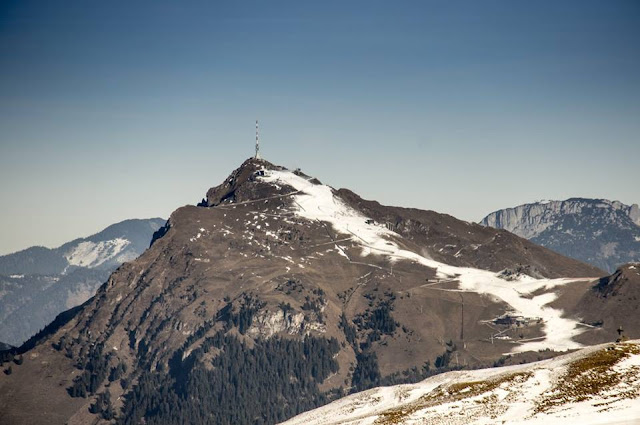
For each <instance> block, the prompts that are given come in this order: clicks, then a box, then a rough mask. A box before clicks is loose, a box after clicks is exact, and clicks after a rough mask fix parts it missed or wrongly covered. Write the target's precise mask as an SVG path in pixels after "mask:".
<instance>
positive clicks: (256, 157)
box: [254, 120, 261, 159]
mask: <svg viewBox="0 0 640 425" xmlns="http://www.w3.org/2000/svg"><path fill="white" fill-rule="evenodd" d="M258 136H259V133H258V120H256V154H255V156H254V159H261V158H260V139H259V137H258Z"/></svg>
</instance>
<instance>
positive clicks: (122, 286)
mask: <svg viewBox="0 0 640 425" xmlns="http://www.w3.org/2000/svg"><path fill="white" fill-rule="evenodd" d="M604 274H605V273H604V272H603V271H601V270H600V269H598V268H596V267H593V266H590V265H587V264H584V263H581V262H579V261H576V260H573V259H570V258H567V257H564V256H562V255H559V254H557V253H554V252H553V251H550V250H548V249H545V248H543V247H540V246H537V245H535V244H533V243H532V242H529V241H527V240H525V239H522V238H520V237H518V236H516V235H514V234H512V233H509V232H507V231H504V230H496V229H492V228H490V227H485V226H480V225H478V224H474V223H468V222H464V221H460V220H457V219H455V218H454V217H451V216H448V215H443V214H438V213H436V212H433V211H421V210H416V209H408V208H398V207H387V206H383V205H380V204H379V203H377V202H374V201H367V200H363V199H362V198H360V197H359V196H358V195H356V194H355V193H353V192H351V191H349V190H346V189H340V190H336V189H333V188H331V187H329V186H327V185H324V184H322V183H321V182H320V181H319V180H318V179H315V178H312V177H310V176H307V175H305V174H304V173H302V172H301V171H299V170H296V171H290V170H287V169H286V168H284V167H280V166H276V165H274V164H271V163H269V162H267V161H264V160H260V159H249V160H247V161H245V162H244V163H243V164H242V165H241V166H240V167H239V168H238V169H237V170H235V171H234V172H232V173H231V175H230V176H229V177H228V178H227V179H226V180H225V181H224V182H223V183H222V184H220V185H218V186H216V187H214V188H212V189H210V190H209V191H208V192H207V197H206V199H204V200H203V201H202V202H200V203H199V204H198V206H185V207H182V208H179V209H177V210H176V211H174V212H173V213H172V214H171V217H170V218H169V220H168V221H167V223H166V225H165V226H164V227H163V228H161V229H160V230H159V231H158V232H157V233H156V234H155V236H154V241H153V243H152V244H151V246H150V248H149V249H147V250H146V251H145V252H144V253H143V254H142V255H141V256H140V257H139V258H137V259H136V260H134V261H131V262H128V263H125V264H124V265H123V266H121V267H120V268H118V269H117V270H116V271H115V272H114V273H113V274H112V275H111V276H110V277H109V279H108V281H107V282H106V283H105V284H104V285H102V286H101V287H100V289H99V290H98V292H97V293H96V295H95V296H94V297H93V298H91V299H89V300H88V301H87V302H85V303H84V304H83V305H81V306H78V307H76V308H74V309H72V310H69V311H67V312H65V313H63V314H61V315H60V316H59V317H58V318H56V320H55V321H54V322H52V323H51V324H50V325H49V326H48V327H47V328H46V329H45V330H44V331H43V332H41V333H40V334H39V335H37V336H36V337H34V338H33V339H31V340H30V341H28V342H27V343H26V344H24V345H23V346H22V347H20V348H19V349H18V350H17V351H15V358H14V360H13V364H11V366H10V367H11V373H6V372H5V373H4V374H0V400H3V403H0V415H1V417H3V418H4V419H5V420H6V421H7V423H9V424H21V423H29V424H37V423H51V422H52V421H53V422H60V423H69V424H76V423H77V424H81V423H89V422H91V423H93V422H96V423H110V422H111V423H113V422H116V423H121V424H139V423H146V424H174V423H194V424H198V423H220V424H227V423H233V424H272V423H277V422H281V421H284V420H286V419H288V418H290V417H292V416H294V415H296V414H299V413H301V412H304V411H307V410H310V409H312V408H314V407H317V406H320V405H323V404H325V403H328V402H330V401H332V400H335V399H337V398H339V397H342V396H344V395H346V394H349V393H354V392H358V391H362V390H366V389H368V388H372V387H375V386H379V385H390V384H397V383H404V382H417V381H419V380H421V379H424V378H426V377H428V376H431V375H434V374H438V373H441V372H444V371H448V370H455V369H469V368H477V367H481V366H492V365H502V364H510V363H519V362H523V361H532V360H539V359H543V358H547V357H552V356H554V355H557V354H558V353H560V352H563V351H565V350H572V349H577V348H580V347H582V346H583V344H584V343H583V342H580V341H581V340H582V341H587V340H588V341H589V343H592V342H593V343H595V342H605V341H608V340H609V338H610V335H609V334H607V333H606V332H603V330H602V328H601V327H598V326H596V325H593V324H589V323H586V322H584V321H583V318H582V313H583V312H581V311H580V307H579V302H578V301H579V299H580V298H581V297H582V296H584V295H585V294H587V293H588V292H589V291H592V290H593V289H592V288H593V287H594V286H596V285H598V284H599V282H600V281H599V277H600V276H603V275H604ZM569 307H571V311H569V310H568V308H569ZM565 308H566V309H567V311H566V314H565ZM598 308H601V309H605V308H606V303H604V305H603V306H601V307H598ZM611 321H612V322H616V321H617V317H613V318H611ZM18 363H19V364H18ZM4 367H5V371H6V370H8V369H7V367H8V366H7V365H6V364H5V366H4Z"/></svg>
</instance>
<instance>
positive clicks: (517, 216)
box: [481, 198, 640, 272]
mask: <svg viewBox="0 0 640 425" xmlns="http://www.w3.org/2000/svg"><path fill="white" fill-rule="evenodd" d="M481 224H482V225H484V226H490V227H494V228H498V229H505V230H508V231H510V232H512V233H515V234H516V235H518V236H521V237H523V238H527V239H529V240H531V241H532V242H535V243H537V244H539V245H542V246H544V247H546V248H549V249H552V250H554V251H556V252H559V253H561V254H563V255H566V256H568V257H571V258H576V259H578V260H580V261H584V262H586V263H589V264H593V265H594V266H596V267H600V268H602V269H605V270H608V271H609V272H613V271H614V270H615V269H616V268H617V266H619V265H621V264H624V263H627V262H629V261H637V260H639V259H640V211H639V209H638V205H636V204H634V205H631V206H628V205H624V204H622V203H620V202H618V201H608V200H605V199H583V198H572V199H567V200H566V201H544V202H537V203H533V204H525V205H520V206H518V207H515V208H508V209H504V210H499V211H495V212H493V213H491V214H489V215H488V216H486V217H485V218H484V219H483V220H482V221H481Z"/></svg>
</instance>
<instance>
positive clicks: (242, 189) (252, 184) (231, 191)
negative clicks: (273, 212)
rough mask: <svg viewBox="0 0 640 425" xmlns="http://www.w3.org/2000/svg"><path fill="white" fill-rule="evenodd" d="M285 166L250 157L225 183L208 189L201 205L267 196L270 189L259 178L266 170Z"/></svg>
mask: <svg viewBox="0 0 640 425" xmlns="http://www.w3.org/2000/svg"><path fill="white" fill-rule="evenodd" d="M283 169H285V168H284V167H281V166H278V165H274V164H272V163H270V162H269V161H267V160H264V159H261V158H249V159H247V160H246V161H244V162H243V163H242V165H240V167H238V168H237V169H235V170H234V171H233V172H232V173H231V174H230V175H229V177H227V178H226V179H225V181H224V182H223V183H221V184H220V185H218V186H215V187H212V188H211V189H209V190H208V191H207V198H206V200H204V201H203V203H201V204H200V205H201V206H207V207H213V206H217V205H220V204H224V203H238V202H246V201H249V200H255V199H258V198H260V197H267V196H269V194H271V195H273V193H269V192H270V189H273V187H268V186H267V185H264V184H261V182H259V181H258V180H257V177H258V176H259V175H260V174H263V173H264V170H283Z"/></svg>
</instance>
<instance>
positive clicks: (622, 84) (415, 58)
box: [0, 0, 640, 254]
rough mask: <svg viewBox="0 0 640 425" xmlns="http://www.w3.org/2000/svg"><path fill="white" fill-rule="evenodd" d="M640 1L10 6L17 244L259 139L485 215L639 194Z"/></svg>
mask: <svg viewBox="0 0 640 425" xmlns="http://www.w3.org/2000/svg"><path fill="white" fill-rule="evenodd" d="M638 46H640V3H639V2H637V1H609V2H604V1H563V2H558V1H537V2H531V1H452V2H451V1H447V2H444V1H438V2H435V1H433V2H431V1H417V2H402V1H400V2H388V1H358V2H355V1H352V2H345V1H335V2H333V1H323V2H306V1H302V2H301V1H295V2H278V1H274V2H265V1H256V2H251V1H244V2H231V1H229V2H215V1H206V2H205V1H202V2H188V1H185V2H176V1H171V2H169V1H167V2H165V1H133V2H131V1H128V2H124V1H109V2H104V1H100V2H99V1H65V2H55V1H37V2H36V1H28V0H27V1H4V2H2V5H0V181H1V183H0V199H2V202H1V203H0V254H3V253H8V252H11V251H15V250H18V249H21V248H25V247H28V246H31V245H34V244H38V245H45V246H56V245H59V244H61V243H63V242H65V241H67V240H70V239H72V238H74V237H77V236H83V235H88V234H91V233H94V232H96V231H98V230H100V229H101V228H103V227H105V226H107V225H109V224H111V223H114V222H116V221H119V220H122V219H126V218H134V217H155V216H162V217H168V215H169V214H170V213H171V212H172V211H173V210H175V209H176V208H177V207H179V206H181V205H185V204H193V203H195V202H197V201H199V200H200V199H201V198H202V197H203V196H204V194H205V192H206V190H207V189H208V188H209V187H211V186H214V185H217V184H218V183H220V182H221V181H222V180H223V179H224V178H225V177H226V176H227V175H228V174H229V173H230V172H231V171H232V170H233V169H235V168H236V167H237V166H238V165H239V164H240V163H241V162H242V161H243V160H244V159H246V158H247V157H249V156H250V155H251V154H252V151H253V140H254V120H255V119H256V118H258V119H260V124H261V129H262V131H261V139H262V143H263V154H264V157H265V158H266V159H268V160H270V161H272V162H274V163H277V164H281V165H285V166H289V167H301V168H302V169H303V170H304V171H305V172H307V173H308V174H312V175H315V176H317V177H318V178H319V179H320V180H322V181H323V182H326V183H328V184H331V185H332V186H335V187H348V188H350V189H352V190H354V191H355V192H356V193H359V194H360V195H361V196H363V197H365V198H369V199H376V200H378V201H380V202H382V203H385V204H394V205H402V206H411V207H417V208H423V209H432V210H435V211H439V212H444V213H448V214H452V215H454V216H456V217H459V218H462V219H465V220H474V221H476V220H479V219H481V218H482V217H483V216H484V215H485V214H487V213H489V212H491V211H494V210H496V209H499V208H503V207H509V206H514V205H518V204H522V203H526V202H531V201H534V200H537V199H546V198H550V199H565V198H568V197H572V196H584V197H602V198H608V199H617V200H620V201H622V202H624V203H628V204H630V203H637V202H639V201H640V184H639V183H638V182H640V168H639V167H638V158H639V157H640V142H639V140H638V138H639V137H638V136H639V134H640V131H639V130H640V72H639V69H640V48H639V47H638Z"/></svg>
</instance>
